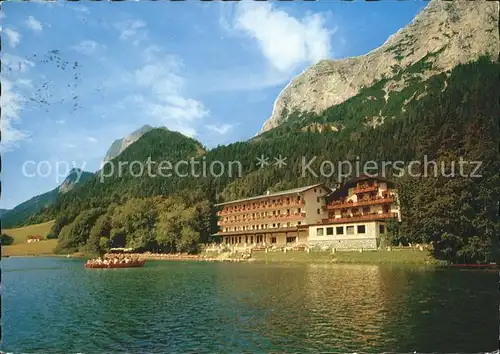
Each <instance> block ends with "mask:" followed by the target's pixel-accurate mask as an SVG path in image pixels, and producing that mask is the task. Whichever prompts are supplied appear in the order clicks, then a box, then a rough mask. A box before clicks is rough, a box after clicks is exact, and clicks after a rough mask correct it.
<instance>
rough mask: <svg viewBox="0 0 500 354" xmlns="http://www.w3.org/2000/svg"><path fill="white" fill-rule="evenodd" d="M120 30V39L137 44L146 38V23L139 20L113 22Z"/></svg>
mask: <svg viewBox="0 0 500 354" xmlns="http://www.w3.org/2000/svg"><path fill="white" fill-rule="evenodd" d="M114 27H115V28H116V29H117V30H118V31H119V32H120V39H121V40H124V41H131V42H132V44H134V45H137V44H139V43H140V42H141V41H143V40H145V39H146V38H147V29H146V24H145V23H144V22H143V21H141V20H128V21H123V22H118V23H115V24H114Z"/></svg>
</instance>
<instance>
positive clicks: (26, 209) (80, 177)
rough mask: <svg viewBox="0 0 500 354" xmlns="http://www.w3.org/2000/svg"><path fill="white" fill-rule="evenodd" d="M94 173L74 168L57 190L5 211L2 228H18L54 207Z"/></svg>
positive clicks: (2, 215)
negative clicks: (29, 219) (39, 213)
mask: <svg viewBox="0 0 500 354" xmlns="http://www.w3.org/2000/svg"><path fill="white" fill-rule="evenodd" d="M92 175H93V173H91V172H86V171H83V170H81V169H79V168H73V169H72V170H71V171H70V172H69V174H68V176H67V177H66V178H65V179H64V181H63V182H62V183H61V184H60V185H59V186H57V187H56V188H54V189H52V190H50V191H48V192H45V193H42V194H39V195H36V196H34V197H32V198H30V199H28V200H26V201H24V202H22V203H21V204H19V205H17V206H15V207H14V208H12V209H9V210H5V211H3V212H2V213H1V214H0V216H1V219H2V228H9V227H13V226H17V225H19V224H21V223H23V222H25V221H27V219H28V218H29V217H30V216H32V215H34V214H36V213H38V212H40V211H42V210H43V209H45V208H47V207H49V206H51V205H53V204H54V203H55V202H57V200H58V199H59V197H60V196H62V195H64V194H66V193H68V192H69V191H71V190H72V189H73V188H74V187H75V186H76V185H78V184H82V183H83V182H85V181H87V180H88V179H89V178H90V177H91V176H92Z"/></svg>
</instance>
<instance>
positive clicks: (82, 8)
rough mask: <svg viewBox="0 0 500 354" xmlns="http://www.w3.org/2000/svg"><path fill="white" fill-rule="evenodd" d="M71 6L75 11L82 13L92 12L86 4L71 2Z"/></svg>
mask: <svg viewBox="0 0 500 354" xmlns="http://www.w3.org/2000/svg"><path fill="white" fill-rule="evenodd" d="M70 8H71V9H72V10H73V11H76V12H80V13H82V14H87V15H88V14H89V13H90V10H89V9H88V7H86V6H81V5H80V6H79V5H74V4H71V6H70Z"/></svg>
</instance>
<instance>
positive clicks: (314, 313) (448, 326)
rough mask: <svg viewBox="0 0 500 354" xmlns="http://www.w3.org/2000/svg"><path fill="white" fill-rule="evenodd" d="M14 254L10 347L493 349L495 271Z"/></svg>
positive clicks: (6, 328)
mask: <svg viewBox="0 0 500 354" xmlns="http://www.w3.org/2000/svg"><path fill="white" fill-rule="evenodd" d="M11 261H14V262H12V263H11V264H10V265H9V266H8V267H10V269H24V270H25V271H22V272H19V271H12V272H9V271H8V270H9V268H8V269H7V271H6V272H4V274H2V285H3V286H4V294H3V295H4V296H3V299H2V300H3V301H2V303H3V311H4V313H3V314H4V316H3V338H2V339H3V341H2V349H3V350H6V351H9V350H11V351H12V350H15V351H16V352H18V351H23V352H37V351H38V352H118V351H126V352H197V353H213V352H217V353H235V352H238V353H240V352H301V353H305V352H310V353H317V352H325V351H328V352H342V353H345V352H377V353H378V352H388V351H390V352H413V351H418V352H480V351H488V350H493V349H494V348H495V346H496V345H497V333H496V332H497V323H498V311H497V309H498V304H497V289H496V286H497V277H496V274H491V273H481V272H470V273H464V272H458V271H452V270H446V271H437V270H430V269H425V268H422V269H415V268H408V269H405V268H391V267H386V266H369V265H339V264H335V265H293V266H289V265H287V266H284V265H264V264H260V265H259V264H213V263H189V262H188V263H181V262H179V263H177V262H150V263H148V264H147V265H146V267H144V268H142V269H121V270H118V269H110V270H86V269H84V268H83V267H82V264H81V262H75V261H70V260H60V259H57V260H50V259H47V260H33V261H29V260H24V261H22V260H11ZM9 262H10V261H9ZM40 262H41V263H40ZM54 267H56V268H57V269H58V270H57V271H54V270H53V269H52V268H54ZM40 299H42V300H43V301H40Z"/></svg>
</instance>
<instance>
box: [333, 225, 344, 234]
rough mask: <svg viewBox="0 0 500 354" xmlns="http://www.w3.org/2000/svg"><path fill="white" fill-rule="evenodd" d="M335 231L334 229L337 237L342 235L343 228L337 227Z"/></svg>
mask: <svg viewBox="0 0 500 354" xmlns="http://www.w3.org/2000/svg"><path fill="white" fill-rule="evenodd" d="M335 229H336V230H335V232H336V233H337V235H343V234H344V227H343V226H337V227H336V228H335Z"/></svg>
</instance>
